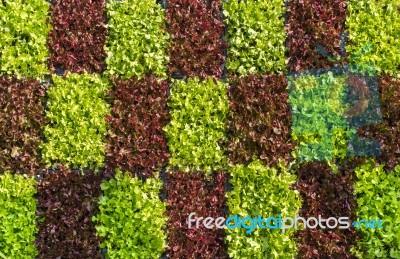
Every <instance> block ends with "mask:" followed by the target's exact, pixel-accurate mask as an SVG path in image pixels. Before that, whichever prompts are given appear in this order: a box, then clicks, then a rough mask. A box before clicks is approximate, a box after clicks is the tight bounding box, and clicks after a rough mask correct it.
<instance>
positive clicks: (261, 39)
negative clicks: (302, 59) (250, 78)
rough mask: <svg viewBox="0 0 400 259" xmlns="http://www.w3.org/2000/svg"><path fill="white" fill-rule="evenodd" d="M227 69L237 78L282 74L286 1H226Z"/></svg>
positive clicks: (284, 65)
mask: <svg viewBox="0 0 400 259" xmlns="http://www.w3.org/2000/svg"><path fill="white" fill-rule="evenodd" d="M223 13H224V15H225V23H226V25H227V27H228V33H227V41H228V43H229V48H228V58H227V68H228V70H230V71H232V72H234V73H238V74H240V75H248V74H251V73H258V74H261V73H263V72H282V71H285V67H286V64H285V61H286V59H285V47H284V43H285V39H286V32H285V30H284V13H285V1H282V0H271V1H254V0H243V1H235V0H228V1H226V2H225V4H224V10H223Z"/></svg>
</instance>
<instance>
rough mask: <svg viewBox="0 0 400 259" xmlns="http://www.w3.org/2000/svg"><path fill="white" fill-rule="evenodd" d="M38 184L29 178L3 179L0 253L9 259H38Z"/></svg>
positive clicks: (7, 176) (6, 175)
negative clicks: (36, 197) (36, 213)
mask: <svg viewBox="0 0 400 259" xmlns="http://www.w3.org/2000/svg"><path fill="white" fill-rule="evenodd" d="M35 193H36V188H35V180H34V179H33V178H29V177H27V176H26V175H12V174H10V173H9V172H2V174H1V175H0V251H1V253H2V254H3V256H4V257H5V258H27V259H28V258H35V256H36V255H37V253H38V251H37V249H36V247H35V246H34V241H35V235H36V233H37V227H36V217H35V211H36V201H35Z"/></svg>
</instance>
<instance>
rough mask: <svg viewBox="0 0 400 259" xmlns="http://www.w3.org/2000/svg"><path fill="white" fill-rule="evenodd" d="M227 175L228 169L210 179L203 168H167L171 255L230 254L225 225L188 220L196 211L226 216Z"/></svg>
mask: <svg viewBox="0 0 400 259" xmlns="http://www.w3.org/2000/svg"><path fill="white" fill-rule="evenodd" d="M226 178H227V174H226V173H224V172H217V173H214V174H212V176H211V177H209V178H208V179H207V178H206V177H205V175H204V173H203V172H192V173H191V174H187V173H185V172H180V171H168V172H167V174H166V177H165V181H166V194H167V204H168V205H167V213H168V249H167V256H168V257H169V258H200V257H201V258H208V259H213V258H221V259H224V258H228V255H227V253H226V247H225V245H224V236H225V232H224V230H223V229H218V228H214V229H207V228H206V227H204V225H203V224H201V225H199V228H198V229H196V228H194V226H193V227H192V228H191V229H189V227H188V222H187V218H188V216H189V214H190V213H192V212H195V213H196V217H203V218H206V217H214V218H218V217H226V211H225V209H226V204H225V201H226V199H225V196H224V195H225V183H226ZM194 218H195V217H194Z"/></svg>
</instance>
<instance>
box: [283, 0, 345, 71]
mask: <svg viewBox="0 0 400 259" xmlns="http://www.w3.org/2000/svg"><path fill="white" fill-rule="evenodd" d="M346 13H347V6H346V0H293V1H286V26H285V28H286V31H287V41H286V46H287V49H288V69H289V71H300V70H308V69H316V68H328V67H332V66H336V65H343V64H344V62H345V60H343V59H341V60H337V61H336V60H329V59H327V58H326V57H324V56H323V55H321V54H320V53H318V51H317V48H318V46H321V47H323V48H324V49H325V50H326V52H327V53H329V54H330V55H335V56H340V53H343V52H344V51H343V48H341V44H340V34H341V33H343V32H344V31H345V28H344V27H345V21H346Z"/></svg>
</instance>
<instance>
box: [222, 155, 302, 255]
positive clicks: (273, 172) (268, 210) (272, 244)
mask: <svg viewBox="0 0 400 259" xmlns="http://www.w3.org/2000/svg"><path fill="white" fill-rule="evenodd" d="M230 174H231V176H232V178H231V179H230V183H231V184H232V186H233V190H232V191H231V192H228V193H227V194H226V197H227V204H228V208H229V214H230V215H238V216H240V217H242V218H243V217H247V216H250V217H257V216H258V215H261V217H262V218H268V217H270V216H274V217H276V218H278V215H279V214H282V217H286V216H287V217H293V215H297V212H298V210H299V209H300V206H301V201H300V196H299V193H298V192H297V191H295V190H292V189H291V185H292V184H294V183H295V181H296V176H295V175H294V174H291V173H290V172H289V171H288V170H287V169H286V168H285V166H284V164H283V163H280V164H279V165H278V167H277V168H269V167H265V166H264V165H263V164H262V162H261V161H260V160H255V161H253V162H251V163H250V164H249V165H248V166H243V165H237V166H235V167H233V168H232V169H231V172H230ZM293 233H294V229H289V230H287V231H286V232H285V233H284V234H283V233H282V232H281V230H279V229H268V228H266V229H261V228H257V229H255V230H254V231H253V232H252V233H251V234H246V229H244V228H240V229H239V228H234V229H229V230H227V237H226V243H227V245H228V253H229V256H230V257H231V258H293V257H294V256H295V255H296V253H297V252H296V242H295V240H293V238H292V236H293Z"/></svg>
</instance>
